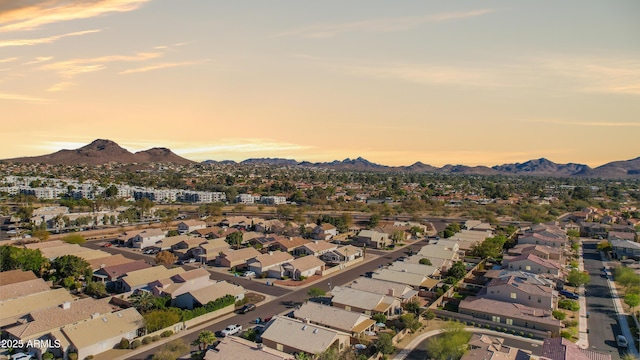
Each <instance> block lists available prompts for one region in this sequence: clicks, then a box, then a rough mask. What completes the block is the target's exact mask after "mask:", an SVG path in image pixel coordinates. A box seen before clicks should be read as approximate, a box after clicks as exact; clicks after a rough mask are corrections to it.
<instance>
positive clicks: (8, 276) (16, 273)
mask: <svg viewBox="0 0 640 360" xmlns="http://www.w3.org/2000/svg"><path fill="white" fill-rule="evenodd" d="M37 278H38V277H37V276H36V274H34V273H33V271H24V270H22V269H16V270H8V271H2V272H0V286H4V285H11V284H15V283H20V282H23V281H28V280H34V279H37Z"/></svg>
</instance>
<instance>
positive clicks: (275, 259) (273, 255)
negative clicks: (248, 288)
mask: <svg viewBox="0 0 640 360" xmlns="http://www.w3.org/2000/svg"><path fill="white" fill-rule="evenodd" d="M291 260H293V256H292V255H291V254H289V253H287V252H284V251H269V252H268V253H266V254H260V255H258V256H256V257H255V258H253V259H249V260H247V267H248V268H249V270H250V271H253V272H255V273H256V274H257V275H261V274H262V273H266V274H267V277H272V278H276V279H281V278H282V276H283V275H284V268H283V267H282V265H284V264H285V263H287V262H289V261H291Z"/></svg>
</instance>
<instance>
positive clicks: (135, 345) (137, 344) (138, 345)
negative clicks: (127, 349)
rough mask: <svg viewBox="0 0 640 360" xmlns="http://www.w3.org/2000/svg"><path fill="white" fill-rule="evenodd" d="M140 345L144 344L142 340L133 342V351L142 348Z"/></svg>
mask: <svg viewBox="0 0 640 360" xmlns="http://www.w3.org/2000/svg"><path fill="white" fill-rule="evenodd" d="M140 345H142V342H141V341H140V340H133V341H132V342H131V348H132V349H137V348H139V347H140Z"/></svg>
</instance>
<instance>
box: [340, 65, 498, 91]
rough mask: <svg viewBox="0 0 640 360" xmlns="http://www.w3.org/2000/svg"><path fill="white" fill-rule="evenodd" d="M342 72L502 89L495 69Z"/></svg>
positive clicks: (383, 68)
mask: <svg viewBox="0 0 640 360" xmlns="http://www.w3.org/2000/svg"><path fill="white" fill-rule="evenodd" d="M343 70H344V71H347V72H349V73H351V74H354V75H358V76H366V77H375V78H381V79H395V80H400V81H407V82H414V83H427V84H453V85H465V86H503V85H504V83H503V82H501V81H500V80H499V75H498V74H497V71H496V70H493V69H491V68H485V69H474V68H469V67H463V66H460V67H456V66H442V65H436V64H403V63H395V64H373V65H346V66H344V67H343Z"/></svg>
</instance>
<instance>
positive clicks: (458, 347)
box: [427, 322, 471, 360]
mask: <svg viewBox="0 0 640 360" xmlns="http://www.w3.org/2000/svg"><path fill="white" fill-rule="evenodd" d="M469 339H471V333H470V332H468V331H466V330H465V329H464V325H462V324H461V323H457V322H448V323H447V324H446V325H445V328H444V332H443V333H442V334H440V335H438V336H435V337H431V338H429V340H428V341H427V353H428V354H429V357H430V358H432V359H436V360H448V359H459V358H461V357H462V355H464V353H465V351H466V349H467V346H466V344H467V343H468V342H469Z"/></svg>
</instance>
